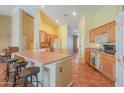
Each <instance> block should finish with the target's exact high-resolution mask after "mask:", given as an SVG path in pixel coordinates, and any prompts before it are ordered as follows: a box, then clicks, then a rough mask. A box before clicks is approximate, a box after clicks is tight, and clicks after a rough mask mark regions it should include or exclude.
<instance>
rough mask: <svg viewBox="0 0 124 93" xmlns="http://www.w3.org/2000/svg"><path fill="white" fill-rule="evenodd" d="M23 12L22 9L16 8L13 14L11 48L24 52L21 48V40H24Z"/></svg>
mask: <svg viewBox="0 0 124 93" xmlns="http://www.w3.org/2000/svg"><path fill="white" fill-rule="evenodd" d="M21 15H22V11H21V9H20V8H18V7H17V8H15V10H14V11H13V12H12V13H11V46H17V47H19V50H22V47H21V42H22V41H21V38H22V36H21V35H22V33H21V31H22V19H21V18H22V17H21Z"/></svg>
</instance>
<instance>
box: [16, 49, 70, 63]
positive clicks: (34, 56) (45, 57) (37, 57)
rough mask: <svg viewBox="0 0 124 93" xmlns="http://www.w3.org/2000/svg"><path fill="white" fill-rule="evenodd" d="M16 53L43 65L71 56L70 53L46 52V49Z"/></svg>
mask: <svg viewBox="0 0 124 93" xmlns="http://www.w3.org/2000/svg"><path fill="white" fill-rule="evenodd" d="M15 55H17V56H20V57H23V58H25V59H28V60H31V61H32V62H38V63H41V64H43V65H45V64H51V63H54V62H57V61H59V60H62V59H64V58H67V57H71V56H70V55H68V54H62V53H56V52H44V51H33V50H27V51H22V52H18V53H15Z"/></svg>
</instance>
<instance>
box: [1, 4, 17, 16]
mask: <svg viewBox="0 0 124 93" xmlns="http://www.w3.org/2000/svg"><path fill="white" fill-rule="evenodd" d="M15 7H16V6H15V5H0V15H10V14H11V12H12V11H13V9H15Z"/></svg>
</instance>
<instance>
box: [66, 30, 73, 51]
mask: <svg viewBox="0 0 124 93" xmlns="http://www.w3.org/2000/svg"><path fill="white" fill-rule="evenodd" d="M67 44H68V52H69V53H73V35H72V34H71V33H70V32H69V31H68V41H67Z"/></svg>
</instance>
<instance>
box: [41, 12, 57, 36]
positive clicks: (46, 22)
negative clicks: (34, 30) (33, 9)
mask: <svg viewBox="0 0 124 93" xmlns="http://www.w3.org/2000/svg"><path fill="white" fill-rule="evenodd" d="M39 29H40V31H45V32H47V33H48V34H53V35H57V34H56V24H55V23H54V22H53V20H51V19H50V18H49V17H48V16H47V15H46V14H45V13H43V12H42V11H41V12H40V16H39Z"/></svg>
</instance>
